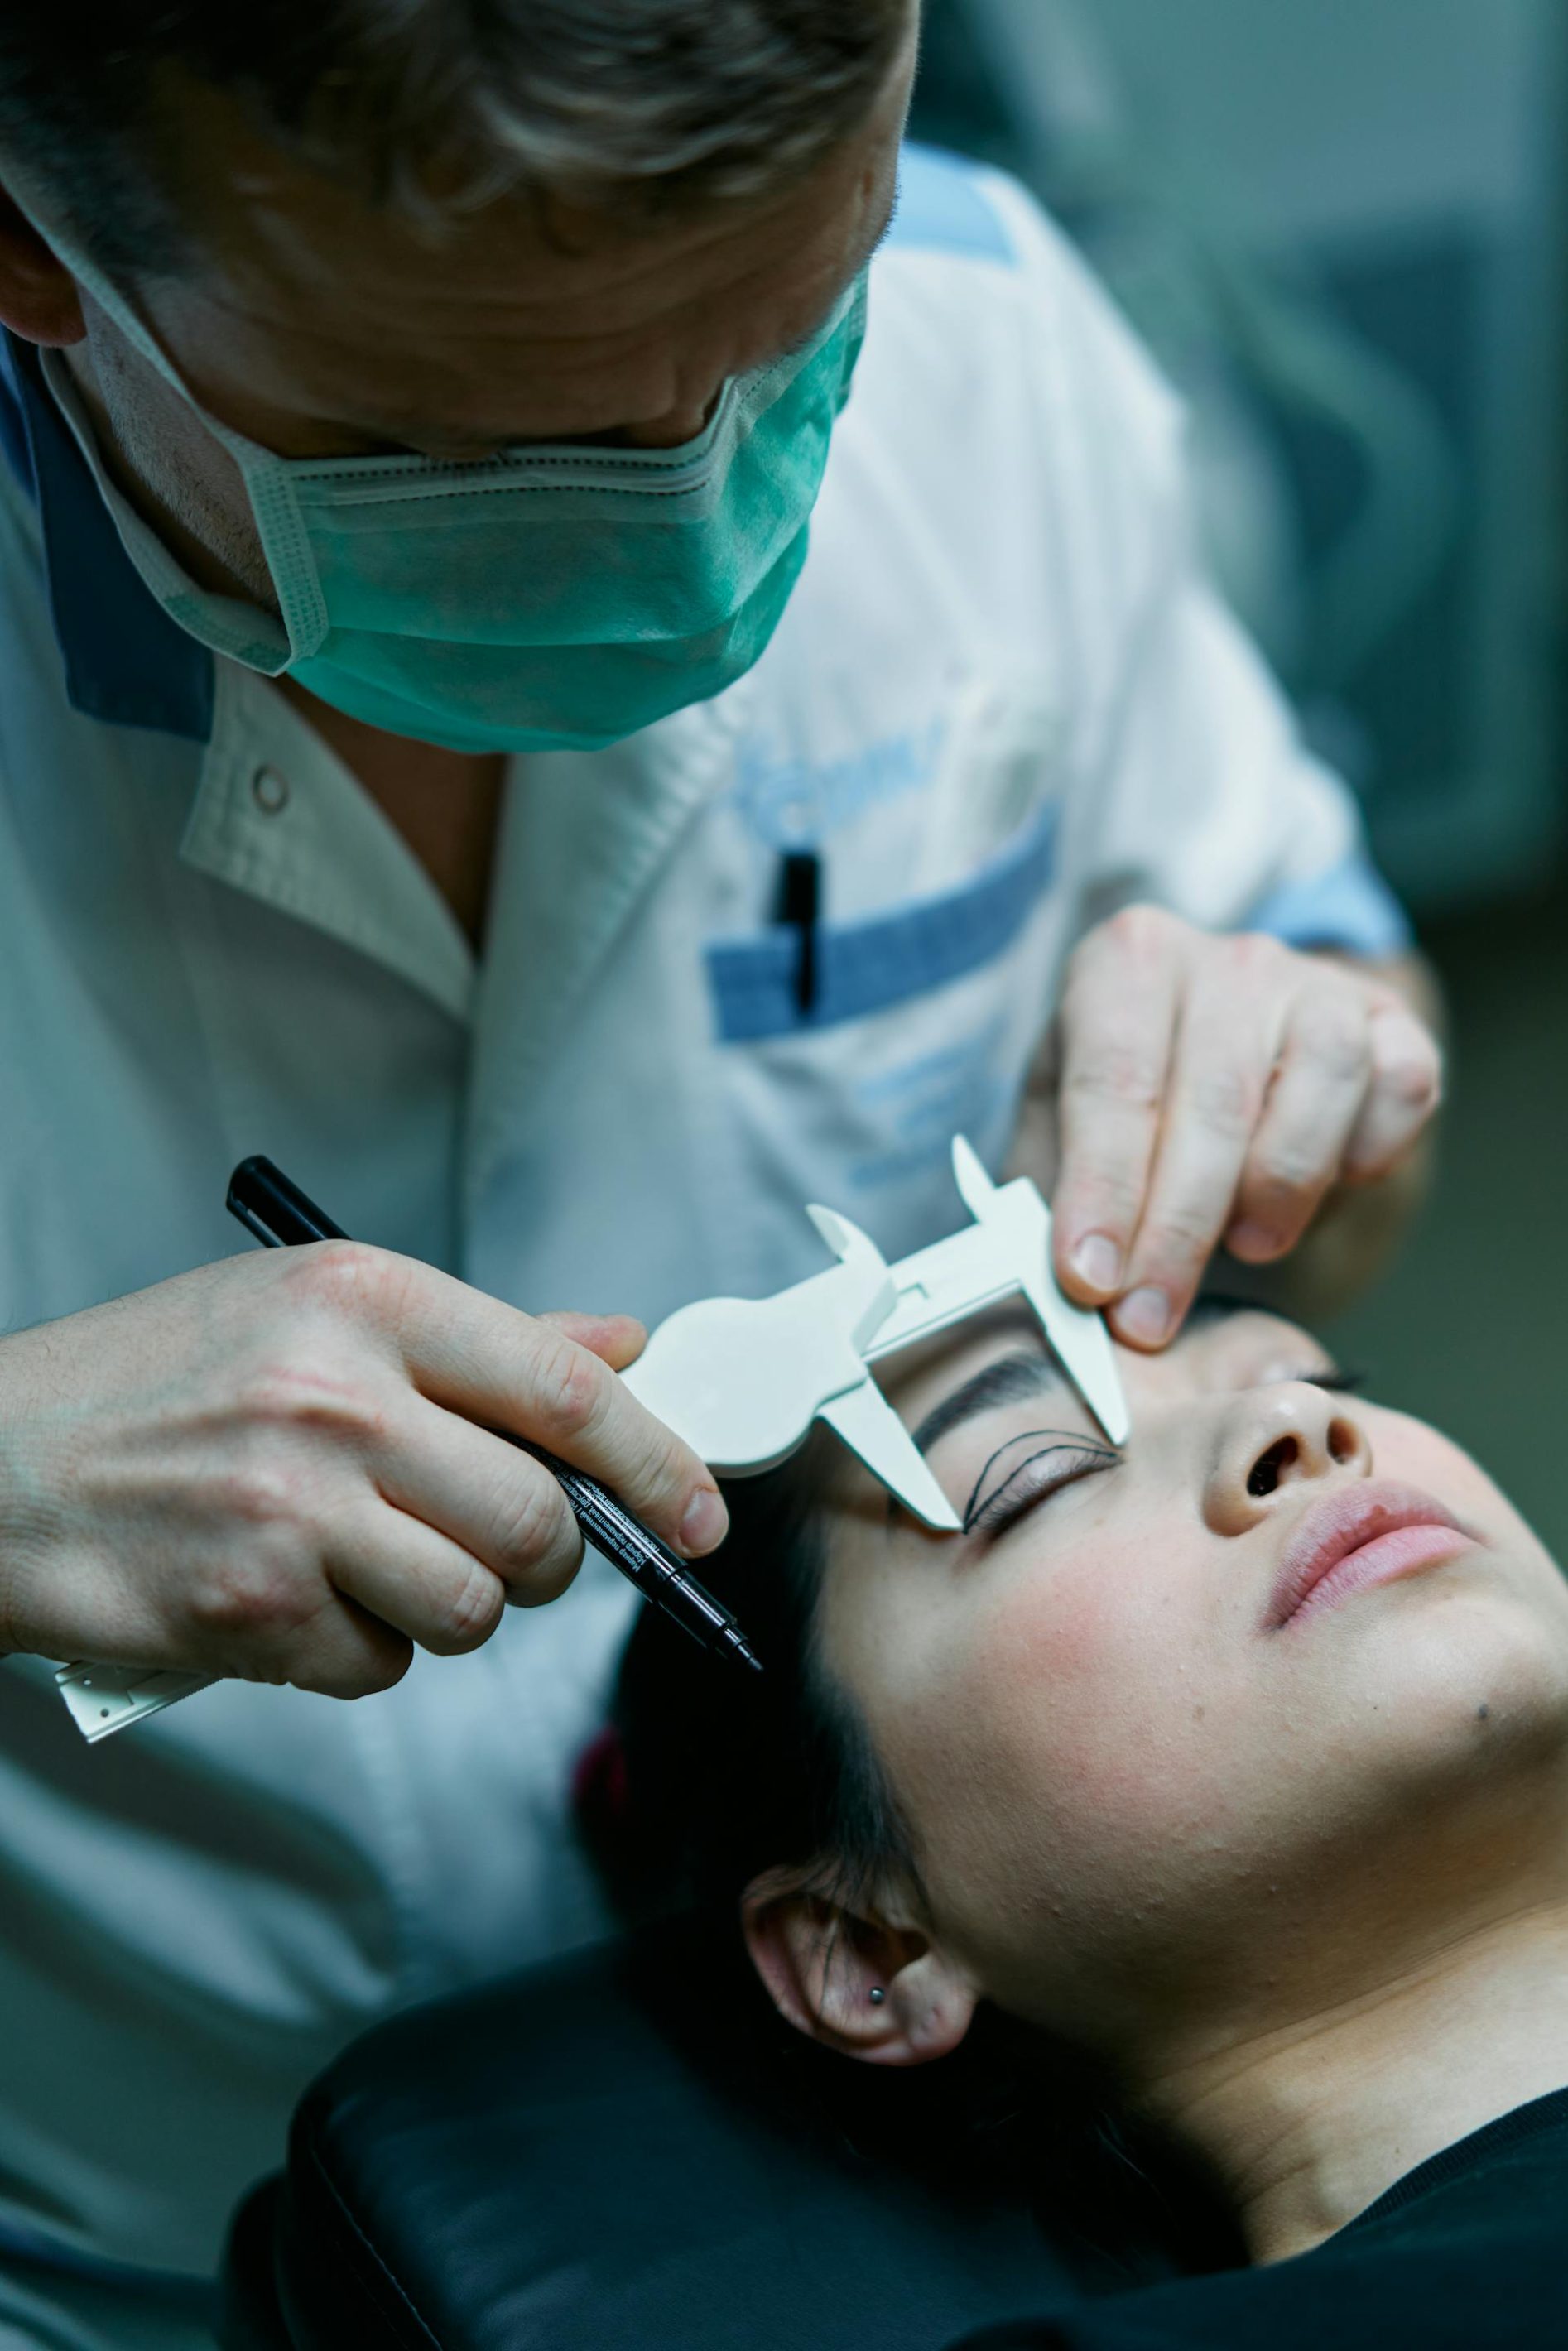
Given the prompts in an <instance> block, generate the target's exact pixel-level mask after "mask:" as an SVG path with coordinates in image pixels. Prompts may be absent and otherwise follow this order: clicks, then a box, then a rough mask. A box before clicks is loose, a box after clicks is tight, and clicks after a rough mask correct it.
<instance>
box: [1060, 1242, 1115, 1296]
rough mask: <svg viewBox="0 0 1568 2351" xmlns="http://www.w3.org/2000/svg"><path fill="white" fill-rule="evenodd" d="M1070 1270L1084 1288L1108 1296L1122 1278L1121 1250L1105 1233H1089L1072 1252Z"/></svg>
mask: <svg viewBox="0 0 1568 2351" xmlns="http://www.w3.org/2000/svg"><path fill="white" fill-rule="evenodd" d="M1071 1262H1072V1270H1073V1272H1074V1273H1075V1274H1076V1275H1077V1276H1078V1279H1079V1280H1080V1281H1081V1282H1082V1284H1083V1287H1084V1289H1085V1290H1099V1291H1100V1292H1101V1293H1102V1294H1103V1296H1106V1297H1109V1296H1110V1295H1111V1293H1112V1292H1113V1291H1114V1290H1116V1289H1117V1288H1119V1286H1120V1284H1121V1280H1122V1252H1121V1250H1120V1249H1118V1248H1117V1247H1116V1244H1115V1242H1114V1241H1113V1240H1112V1238H1110V1236H1109V1234H1107V1233H1091V1234H1090V1235H1089V1236H1088V1238H1087V1239H1084V1240H1081V1241H1080V1242H1079V1244H1078V1247H1077V1248H1076V1249H1074V1250H1073V1252H1072V1260H1071Z"/></svg>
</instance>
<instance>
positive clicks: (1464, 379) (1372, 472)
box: [916, 0, 1568, 1559]
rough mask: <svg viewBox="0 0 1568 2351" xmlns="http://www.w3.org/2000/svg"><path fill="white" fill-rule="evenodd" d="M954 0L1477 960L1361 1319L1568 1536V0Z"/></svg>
mask: <svg viewBox="0 0 1568 2351" xmlns="http://www.w3.org/2000/svg"><path fill="white" fill-rule="evenodd" d="M927 5H928V10H929V21H928V32H927V41H926V50H925V68H924V72H923V78H922V85H921V89H920V92H919V97H918V101H917V117H916V128H917V131H919V133H920V134H921V135H923V136H925V137H927V138H930V139H934V140H936V141H938V142H940V143H942V144H945V145H948V146H952V147H957V148H961V149H963V150H965V151H967V152H971V153H975V154H979V155H983V156H985V157H987V158H988V159H989V160H992V161H995V162H1000V163H1003V164H1005V165H1006V166H1007V167H1008V168H1009V169H1011V170H1013V171H1015V172H1019V174H1020V175H1021V176H1022V177H1023V178H1025V179H1026V180H1027V181H1029V182H1030V184H1031V185H1032V186H1033V187H1034V188H1035V189H1036V190H1037V192H1038V193H1040V195H1041V196H1042V197H1043V198H1044V200H1045V201H1046V203H1047V204H1049V205H1050V206H1051V209H1052V211H1053V212H1054V213H1055V214H1056V215H1057V217H1058V218H1059V219H1060V220H1061V222H1062V223H1063V224H1064V225H1066V226H1067V227H1068V228H1069V230H1070V231H1071V234H1072V235H1074V236H1075V237H1076V238H1077V239H1078V241H1079V242H1080V243H1081V244H1082V246H1083V247H1084V249H1085V250H1086V252H1087V253H1088V254H1089V256H1090V257H1091V259H1092V261H1093V263H1094V265H1095V266H1096V267H1097V268H1098V269H1099V271H1100V272H1101V274H1102V276H1103V277H1104V278H1105V279H1106V280H1107V281H1108V282H1109V284H1110V285H1111V287H1113V291H1114V292H1115V294H1116V295H1117V297H1118V298H1119V299H1120V301H1121V302H1122V304H1123V306H1124V308H1126V309H1127V310H1128V312H1129V313H1130V314H1131V315H1132V317H1133V318H1134V321H1135V322H1136V324H1137V325H1138V326H1139V328H1140V329H1141V330H1142V331H1143V333H1144V335H1145V338H1146V339H1147V340H1149V341H1150V342H1151V343H1152V344H1153V346H1154V348H1155V350H1156V352H1157V354H1158V355H1159V358H1160V360H1162V362H1163V364H1164V365H1165V367H1166V370H1167V371H1168V372H1169V373H1170V375H1171V376H1172V377H1173V378H1174V379H1175V380H1176V382H1177V384H1178V385H1179V386H1180V388H1181V390H1182V391H1183V392H1184V394H1185V395H1186V399H1187V401H1188V403H1189V407H1190V413H1191V417H1192V432H1193V449H1194V457H1195V464H1196V467H1197V483H1198V491H1199V501H1200V508H1201V514H1202V518H1203V526H1204V529H1205V532H1206V536H1207V543H1208V548H1209V553H1210V557H1211V560H1212V562H1213V564H1214V567H1215V569H1216V571H1217V573H1218V576H1219V578H1220V580H1221V582H1222V584H1223V585H1224V587H1225V589H1226V590H1227V592H1228V595H1229V596H1230V598H1231V600H1232V601H1233V602H1234V603H1235V604H1236V606H1237V608H1238V609H1239V611H1240V612H1241V613H1242V615H1243V617H1244V618H1245V619H1246V620H1247V622H1248V623H1249V626H1250V627H1251V629H1252V630H1253V632H1254V633H1255V634H1256V635H1257V636H1258V637H1259V638H1260V640H1261V642H1262V643H1263V644H1264V645H1265V647H1266V648H1267V650H1268V651H1269V653H1270V656H1271V657H1272V659H1273V661H1274V663H1275V664H1276V666H1277V667H1278V668H1279V670H1280V671H1281V674H1282V676H1283V677H1284V679H1285V682H1286V684H1287V685H1288V686H1289V688H1290V690H1291V693H1292V695H1294V697H1295V699H1296V701H1297V705H1298V706H1299V708H1300V709H1301V714H1302V719H1303V724H1304V725H1305V726H1306V728H1307V730H1308V732H1309V734H1310V735H1311V736H1312V738H1313V740H1314V741H1315V742H1316V743H1317V744H1318V745H1319V746H1320V747H1322V749H1323V750H1324V751H1325V752H1327V753H1328V754H1329V756H1331V757H1332V758H1334V759H1335V761H1336V763H1337V764H1338V765H1339V766H1340V768H1341V769H1342V771H1343V772H1344V773H1345V774H1347V775H1348V776H1349V777H1350V778H1351V780H1352V781H1353V783H1354V786H1355V788H1356V789H1357V791H1358V792H1359V793H1360V795H1361V797H1362V799H1363V804H1364V809H1365V811H1366V818H1367V822H1368V826H1369V828H1370V831H1371V832H1372V836H1373V840H1374V843H1375V848H1376V850H1377V852H1378V855H1379V857H1380V859H1381V862H1382V863H1383V865H1384V868H1385V871H1386V872H1388V873H1389V874H1390V876H1391V878H1392V879H1393V880H1394V881H1395V882H1396V884H1397V885H1398V886H1399V888H1400V889H1401V890H1402V891H1403V893H1404V894H1405V896H1406V900H1407V902H1408V904H1410V905H1411V907H1412V909H1413V911H1414V912H1415V914H1416V918H1417V921H1418V924H1419V925H1420V929H1421V933H1422V938H1423V943H1424V945H1425V946H1426V948H1427V953H1428V954H1429V955H1430V956H1431V957H1432V959H1433V960H1434V962H1435V963H1436V964H1437V967H1438V970H1439V972H1440V974H1441V976H1442V977H1443V979H1444V982H1445V985H1446V987H1447V988H1448V993H1449V998H1450V1003H1451V1009H1452V1018H1453V1040H1452V1045H1453V1055H1454V1071H1453V1087H1452V1099H1451V1105H1450V1110H1449V1115H1448V1133H1447V1137H1446V1142H1445V1146H1444V1153H1443V1161H1442V1165H1441V1168H1440V1171H1439V1176H1438V1181H1437V1187H1436V1191H1435V1195H1434V1197H1433V1200H1432V1203H1431V1206H1430V1207H1429V1208H1428V1210H1427V1215H1426V1218H1425V1220H1424V1223H1423V1225H1422V1227H1421V1228H1420V1230H1419V1231H1418V1232H1417V1234H1416V1237H1415V1238H1414V1239H1413V1241H1412V1242H1411V1244H1410V1246H1409V1248H1408V1249H1407V1250H1406V1255H1405V1257H1404V1259H1403V1260H1402V1262H1401V1263H1400V1265H1399V1266H1398V1267H1397V1268H1396V1270H1395V1272H1394V1274H1393V1275H1392V1277H1391V1278H1390V1280H1388V1281H1387V1283H1386V1284H1385V1286H1384V1287H1383V1288H1382V1289H1381V1290H1379V1291H1378V1293H1377V1295H1376V1296H1375V1297H1374V1298H1372V1299H1370V1300H1368V1301H1366V1302H1365V1303H1364V1305H1362V1306H1361V1307H1359V1308H1358V1309H1356V1311H1354V1313H1353V1314H1352V1315H1351V1316H1349V1317H1347V1318H1346V1321H1345V1323H1344V1325H1343V1328H1342V1330H1341V1331H1340V1332H1337V1333H1336V1334H1333V1335H1334V1336H1335V1337H1336V1339H1337V1342H1338V1343H1339V1345H1340V1346H1341V1349H1342V1352H1343V1353H1345V1355H1346V1356H1347V1357H1348V1358H1351V1359H1354V1362H1355V1363H1356V1364H1358V1365H1359V1366H1360V1367H1363V1368H1364V1369H1365V1370H1366V1371H1367V1372H1368V1373H1369V1374H1371V1376H1372V1378H1373V1381H1374V1384H1375V1388H1376V1389H1377V1391H1379V1392H1380V1393H1381V1394H1382V1395H1385V1397H1386V1398H1387V1399H1388V1400H1389V1401H1390V1402H1398V1403H1401V1404H1405V1405H1408V1406H1409V1407H1410V1408H1411V1409H1413V1410H1416V1411H1419V1412H1421V1413H1423V1414H1424V1415H1427V1416H1430V1417H1431V1418H1433V1419H1434V1420H1436V1421H1437V1422H1438V1423H1439V1425H1441V1426H1445V1427H1447V1428H1448V1429H1449V1430H1450V1431H1451V1432H1452V1433H1453V1434H1454V1435H1455V1436H1457V1437H1460V1438H1461V1439H1462V1440H1463V1441H1464V1442H1466V1443H1467V1444H1469V1445H1470V1446H1472V1447H1474V1448H1475V1450H1476V1451H1477V1452H1478V1453H1479V1455H1480V1457H1481V1458H1482V1459H1483V1460H1484V1461H1485V1462H1486V1464H1487V1466H1488V1467H1489V1468H1492V1469H1493V1470H1494V1471H1495V1472H1496V1473H1497V1474H1498V1475H1500V1477H1501V1478H1502V1479H1503V1481H1504V1483H1505V1485H1507V1487H1508V1488H1509V1489H1510V1491H1511V1492H1512V1493H1513V1494H1514V1495H1515V1497H1516V1498H1517V1499H1519V1500H1520V1501H1521V1503H1522V1504H1523V1506H1524V1507H1525V1508H1526V1510H1527V1511H1528V1512H1529V1513H1530V1515H1531V1517H1532V1518H1533V1519H1534V1520H1535V1522H1536V1524H1537V1525H1538V1526H1539V1527H1540V1529H1541V1531H1542V1534H1543V1535H1545V1536H1546V1537H1547V1539H1548V1540H1549V1541H1552V1542H1553V1543H1554V1544H1555V1545H1556V1547H1557V1548H1558V1550H1559V1554H1560V1556H1563V1557H1564V1558H1565V1559H1568V1476H1563V1475H1560V1474H1559V1469H1560V1465H1561V1467H1562V1468H1564V1469H1568V1447H1563V1440H1562V1439H1561V1438H1560V1437H1558V1434H1557V1412H1558V1410H1559V1409H1560V1405H1561V1402H1562V1401H1563V1400H1568V1382H1565V1381H1564V1380H1563V1376H1562V1356H1563V1349H1562V1346H1561V1344H1560V1343H1559V1340H1558V1322H1559V1317H1560V1314H1561V1311H1562V1308H1563V1303H1564V1302H1568V1228H1565V1219H1564V1217H1563V1206H1562V1202H1563V1193H1564V1189H1565V1186H1564V1183H1563V1175H1562V1173H1561V1171H1562V1170H1563V1168H1564V1167H1565V1166H1568V1051H1565V1050H1564V1041H1565V1040H1568V695H1564V693H1563V678H1564V655H1565V653H1568V10H1564V9H1563V6H1562V0H1294V5H1279V0H1271V4H1270V0H927ZM1560 1448H1561V1449H1560Z"/></svg>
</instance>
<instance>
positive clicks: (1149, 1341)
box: [1116, 1290, 1171, 1347]
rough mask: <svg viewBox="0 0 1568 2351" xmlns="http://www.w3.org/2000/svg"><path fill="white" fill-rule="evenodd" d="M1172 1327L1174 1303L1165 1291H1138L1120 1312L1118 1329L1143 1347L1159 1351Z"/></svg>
mask: <svg viewBox="0 0 1568 2351" xmlns="http://www.w3.org/2000/svg"><path fill="white" fill-rule="evenodd" d="M1170 1327H1171V1302H1170V1300H1169V1299H1168V1298H1167V1297H1166V1293H1165V1291H1164V1290H1134V1292H1133V1294H1132V1296H1131V1297H1130V1298H1124V1299H1123V1301H1122V1302H1121V1304H1120V1306H1118V1307H1117V1309H1116V1328H1117V1330H1118V1331H1120V1332H1122V1334H1123V1336H1124V1338H1128V1339H1131V1340H1132V1341H1133V1342H1134V1344H1135V1345H1137V1346H1140V1347H1157V1346H1158V1345H1159V1343H1160V1341H1161V1340H1162V1339H1163V1338H1164V1337H1165V1335H1166V1332H1167V1331H1168V1330H1169V1329H1170Z"/></svg>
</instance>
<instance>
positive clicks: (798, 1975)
mask: <svg viewBox="0 0 1568 2351" xmlns="http://www.w3.org/2000/svg"><path fill="white" fill-rule="evenodd" d="M821 1886H822V1880H821V1876H810V1875H808V1874H807V1873H805V1872H803V1871H800V1870H788V1869H773V1870H768V1872H767V1873H766V1874H765V1875H764V1876H761V1877H758V1878H756V1879H754V1880H753V1882H752V1883H751V1885H750V1886H747V1890H746V1898H745V1901H744V1903H743V1905H742V1918H743V1921H744V1925H745V1929H746V1942H747V1949H748V1950H749V1951H750V1953H751V1960H752V1965H753V1966H754V1967H755V1968H756V1970H757V1972H758V1975H759V1976H760V1977H761V1978H762V1980H763V1982H764V1983H765V1984H766V1985H767V1987H768V1991H770V1992H771V1993H772V1995H773V2001H774V2005H775V2006H776V2007H777V2008H778V2010H779V2013H780V2015H782V2016H786V2017H788V2019H789V2022H790V2023H791V2024H793V2025H794V2026H795V2027H796V2028H797V2030H798V2031H800V2032H805V2033H809V2034H810V2037H811V2039H812V2040H813V2041H821V2042H824V2043H826V2044H827V2046H828V2047H829V2048H830V2049H839V2050H841V2051H843V2053H845V2055H846V2056H850V2057H859V2058H862V2059H863V2060H864V2061H865V2063H866V2064H872V2065H925V2064H930V2062H931V2060H932V2059H933V2058H936V2057H946V2056H949V2055H951V2053H952V2052H953V2051H954V2050H955V2049H956V2047H957V2046H958V2043H960V2042H961V2041H962V2040H963V2038H964V2035H965V2034H966V2032H967V2031H968V2029H969V2025H970V2023H971V2022H972V2020H973V2017H974V2013H975V2009H976V2006H977V1997H978V1996H977V1992H976V1990H975V1987H974V1985H973V1984H972V1983H970V1982H969V1981H968V1980H967V1977H966V1976H965V1975H964V1974H963V1972H962V1971H961V1970H959V1969H957V1968H956V1966H955V1965H954V1964H953V1962H952V1961H951V1960H950V1959H947V1958H946V1955H945V1954H944V1953H943V1952H942V1951H941V1949H939V1948H938V1946H937V1945H936V1944H935V1943H934V1942H933V1941H932V1940H931V1938H930V1937H929V1936H928V1935H925V1934H924V1933H922V1932H921V1930H920V1928H918V1927H917V1926H915V1924H914V1923H913V1922H912V1921H909V1920H901V1919H899V1918H898V1917H879V1916H876V1915H874V1914H873V1915H863V1914H862V1913H859V1912H856V1911H852V1910H850V1909H848V1908H846V1907H844V1906H843V1905H842V1904H841V1903H838V1902H835V1901H834V1900H833V1899H832V1898H831V1896H829V1895H826V1894H824V1893H823V1892H822V1891H821ZM869 1907H870V1906H868V1909H869Z"/></svg>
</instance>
